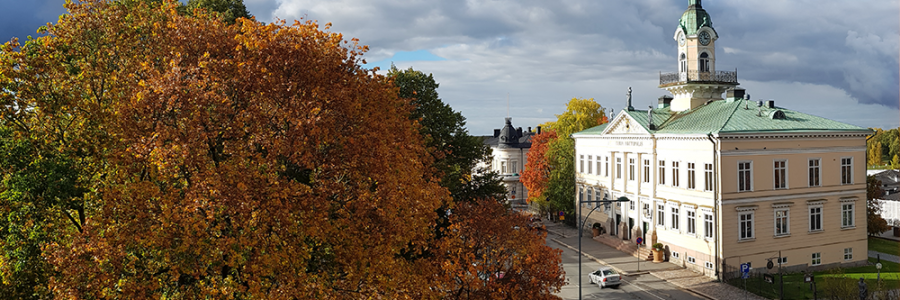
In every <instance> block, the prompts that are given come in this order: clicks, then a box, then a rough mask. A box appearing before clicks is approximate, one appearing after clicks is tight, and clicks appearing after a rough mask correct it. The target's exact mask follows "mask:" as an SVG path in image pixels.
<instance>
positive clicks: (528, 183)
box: [519, 130, 556, 205]
mask: <svg viewBox="0 0 900 300" xmlns="http://www.w3.org/2000/svg"><path fill="white" fill-rule="evenodd" d="M555 139H556V132H555V131H552V130H547V131H544V132H541V134H538V135H535V136H533V137H531V149H530V150H528V162H527V163H526V164H525V170H523V171H522V172H521V174H520V175H521V177H520V178H519V180H520V181H521V182H522V184H523V185H525V188H526V189H528V201H529V202H535V203H537V204H538V205H540V204H542V203H544V202H546V195H544V190H545V189H546V188H547V183H548V181H549V180H550V168H551V166H550V162H549V160H548V159H547V150H548V149H549V146H550V142H551V141H553V140H555Z"/></svg>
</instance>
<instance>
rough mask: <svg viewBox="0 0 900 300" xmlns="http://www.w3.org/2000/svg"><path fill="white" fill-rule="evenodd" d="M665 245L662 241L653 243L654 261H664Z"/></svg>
mask: <svg viewBox="0 0 900 300" xmlns="http://www.w3.org/2000/svg"><path fill="white" fill-rule="evenodd" d="M664 248H665V246H663V244H662V243H655V244H653V262H662V261H663V254H664V253H665V252H663V251H664V250H663V249H664Z"/></svg>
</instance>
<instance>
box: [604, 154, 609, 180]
mask: <svg viewBox="0 0 900 300" xmlns="http://www.w3.org/2000/svg"><path fill="white" fill-rule="evenodd" d="M603 161H604V164H603V174H604V177H609V156H604V157H603Z"/></svg>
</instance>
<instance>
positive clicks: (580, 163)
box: [578, 154, 584, 174]
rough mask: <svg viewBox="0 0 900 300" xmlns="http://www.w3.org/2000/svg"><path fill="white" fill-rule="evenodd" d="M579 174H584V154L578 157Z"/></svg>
mask: <svg viewBox="0 0 900 300" xmlns="http://www.w3.org/2000/svg"><path fill="white" fill-rule="evenodd" d="M578 173H582V174H584V154H581V155H578Z"/></svg>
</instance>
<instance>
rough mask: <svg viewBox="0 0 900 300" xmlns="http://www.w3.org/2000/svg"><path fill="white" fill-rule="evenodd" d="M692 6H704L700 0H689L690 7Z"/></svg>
mask: <svg viewBox="0 0 900 300" xmlns="http://www.w3.org/2000/svg"><path fill="white" fill-rule="evenodd" d="M691 6H696V7H697V8H702V7H703V6H702V5H700V0H688V7H691Z"/></svg>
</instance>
